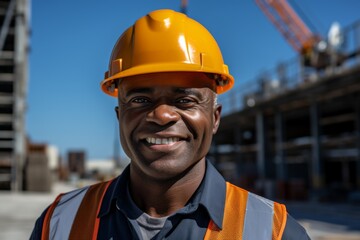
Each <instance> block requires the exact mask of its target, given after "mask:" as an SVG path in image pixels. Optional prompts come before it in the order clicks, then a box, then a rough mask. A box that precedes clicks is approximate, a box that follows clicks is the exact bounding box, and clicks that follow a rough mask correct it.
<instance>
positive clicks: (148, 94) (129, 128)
mask: <svg viewBox="0 0 360 240" xmlns="http://www.w3.org/2000/svg"><path fill="white" fill-rule="evenodd" d="M213 89H215V86H214V81H213V80H210V79H209V78H207V77H206V76H205V75H204V74H201V73H196V74H195V73H154V74H147V75H139V76H134V77H128V78H125V79H122V80H121V82H120V84H119V108H118V110H117V112H118V119H119V125H120V139H121V144H122V147H123V149H124V151H125V152H126V154H127V155H128V156H129V157H130V159H131V168H132V169H133V170H134V171H136V172H137V173H138V174H140V175H143V176H147V177H151V178H153V179H162V180H165V179H170V178H174V177H178V176H180V175H183V174H184V173H186V172H187V171H188V170H189V169H191V167H192V166H194V165H195V164H197V163H199V161H204V159H205V155H206V154H207V152H208V150H209V148H210V144H211V140H212V136H213V134H214V133H215V132H216V131H217V128H218V125H219V121H220V112H221V106H219V105H215V104H214V101H215V97H216V95H215V93H214V91H213Z"/></svg>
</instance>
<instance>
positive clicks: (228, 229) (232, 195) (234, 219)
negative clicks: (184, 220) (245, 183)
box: [204, 182, 287, 240]
mask: <svg viewBox="0 0 360 240" xmlns="http://www.w3.org/2000/svg"><path fill="white" fill-rule="evenodd" d="M286 216H287V213H286V208H285V206H284V205H282V204H279V203H276V202H273V201H270V200H268V199H265V198H263V197H260V196H258V195H255V194H253V193H250V192H248V191H246V190H244V189H242V188H239V187H237V186H234V185H232V184H230V183H228V182H227V183H226V201H225V210H224V219H223V224H222V229H219V228H218V227H217V226H216V225H215V224H214V223H213V222H212V221H210V223H209V226H208V229H207V231H206V234H205V237H204V239H206V240H210V239H211V240H216V239H219V240H220V239H244V240H247V239H273V240H280V239H281V236H282V234H283V231H284V228H285V225H286Z"/></svg>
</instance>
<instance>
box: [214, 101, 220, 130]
mask: <svg viewBox="0 0 360 240" xmlns="http://www.w3.org/2000/svg"><path fill="white" fill-rule="evenodd" d="M221 109H222V105H221V104H217V105H216V106H215V108H214V113H213V117H214V126H213V134H215V133H216V132H217V130H218V128H219V125H220V117H221Z"/></svg>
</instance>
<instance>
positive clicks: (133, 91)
mask: <svg viewBox="0 0 360 240" xmlns="http://www.w3.org/2000/svg"><path fill="white" fill-rule="evenodd" d="M154 91H155V87H144V88H133V89H130V90H129V91H128V92H127V93H126V95H125V96H126V97H129V96H131V95H133V94H139V93H147V94H149V93H153V92H154ZM173 92H174V93H177V94H185V95H194V96H196V97H198V98H200V97H201V94H200V92H199V91H196V90H194V89H192V88H179V87H174V88H173Z"/></svg>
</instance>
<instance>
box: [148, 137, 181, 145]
mask: <svg viewBox="0 0 360 240" xmlns="http://www.w3.org/2000/svg"><path fill="white" fill-rule="evenodd" d="M179 140H180V139H179V138H178V137H172V138H152V137H147V138H146V141H147V142H148V143H150V144H171V143H175V142H178V141H179Z"/></svg>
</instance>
